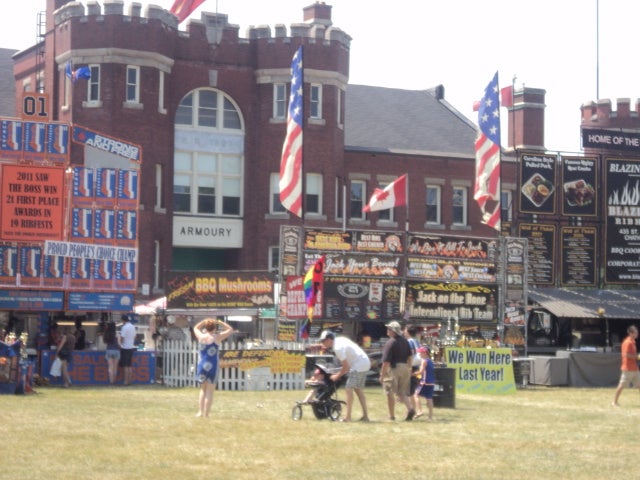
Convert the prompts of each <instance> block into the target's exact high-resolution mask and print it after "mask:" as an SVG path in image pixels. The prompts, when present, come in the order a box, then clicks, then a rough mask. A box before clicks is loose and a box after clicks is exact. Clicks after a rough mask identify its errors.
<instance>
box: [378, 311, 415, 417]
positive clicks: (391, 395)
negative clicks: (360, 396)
mask: <svg viewBox="0 0 640 480" xmlns="http://www.w3.org/2000/svg"><path fill="white" fill-rule="evenodd" d="M385 327H387V335H388V336H389V340H387V342H386V343H385V345H384V348H383V350H382V367H381V368H380V383H381V384H382V386H383V388H384V392H385V394H386V395H387V407H388V409H389V419H390V420H395V418H396V417H395V397H397V398H398V400H399V401H400V402H402V403H404V404H405V406H406V407H407V416H406V418H405V420H407V421H411V420H413V417H414V416H415V414H416V411H415V410H414V408H413V398H411V393H410V391H409V385H410V379H411V363H412V357H413V355H411V347H409V342H408V341H407V339H406V338H404V336H403V334H402V327H400V324H399V323H398V322H396V321H393V322H390V323H388V324H386V325H385Z"/></svg>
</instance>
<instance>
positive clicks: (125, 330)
mask: <svg viewBox="0 0 640 480" xmlns="http://www.w3.org/2000/svg"><path fill="white" fill-rule="evenodd" d="M121 320H122V328H120V366H121V367H122V371H123V374H124V375H123V377H124V378H123V384H124V385H131V363H132V360H133V352H134V351H135V349H136V346H135V340H136V327H134V326H133V325H132V324H131V321H130V319H129V316H128V315H122V317H121Z"/></svg>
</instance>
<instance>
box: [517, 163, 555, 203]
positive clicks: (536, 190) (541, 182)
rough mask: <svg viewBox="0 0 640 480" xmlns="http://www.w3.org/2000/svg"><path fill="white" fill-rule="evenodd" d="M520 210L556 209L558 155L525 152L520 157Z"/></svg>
mask: <svg viewBox="0 0 640 480" xmlns="http://www.w3.org/2000/svg"><path fill="white" fill-rule="evenodd" d="M519 190H520V211H521V212H524V213H535V214H546V213H548V214H553V213H555V211H556V201H555V199H556V195H555V194H556V156H555V155H539V154H532V153H523V154H522V156H521V159H520V188H519Z"/></svg>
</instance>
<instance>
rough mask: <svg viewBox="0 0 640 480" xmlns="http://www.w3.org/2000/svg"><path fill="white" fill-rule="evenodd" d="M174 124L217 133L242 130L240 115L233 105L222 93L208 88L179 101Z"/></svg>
mask: <svg viewBox="0 0 640 480" xmlns="http://www.w3.org/2000/svg"><path fill="white" fill-rule="evenodd" d="M176 124H177V125H190V126H192V127H196V128H197V127H202V128H211V129H216V130H219V131H223V130H231V131H237V130H242V121H241V119H240V113H239V112H238V108H237V107H236V106H235V104H234V103H233V102H232V101H231V100H230V99H229V98H228V97H227V96H226V95H224V94H223V93H222V92H218V91H217V90H212V89H208V88H203V89H200V90H196V91H194V92H191V93H189V94H187V95H186V96H185V97H184V98H183V99H182V100H181V101H180V104H179V105H178V109H177V111H176Z"/></svg>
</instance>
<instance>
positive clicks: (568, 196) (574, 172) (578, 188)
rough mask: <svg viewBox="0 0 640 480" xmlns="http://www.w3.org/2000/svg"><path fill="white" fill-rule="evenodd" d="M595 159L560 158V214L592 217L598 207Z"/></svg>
mask: <svg viewBox="0 0 640 480" xmlns="http://www.w3.org/2000/svg"><path fill="white" fill-rule="evenodd" d="M597 185H598V174H597V169H596V159H595V158H589V157H563V158H562V214H563V215H577V216H583V217H594V216H595V215H596V212H597V210H596V207H597V205H598V194H597V189H596V186H597Z"/></svg>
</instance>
